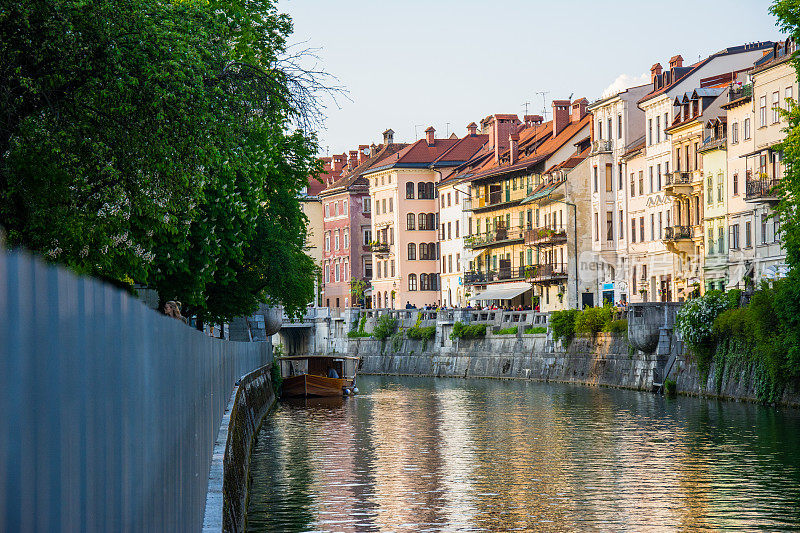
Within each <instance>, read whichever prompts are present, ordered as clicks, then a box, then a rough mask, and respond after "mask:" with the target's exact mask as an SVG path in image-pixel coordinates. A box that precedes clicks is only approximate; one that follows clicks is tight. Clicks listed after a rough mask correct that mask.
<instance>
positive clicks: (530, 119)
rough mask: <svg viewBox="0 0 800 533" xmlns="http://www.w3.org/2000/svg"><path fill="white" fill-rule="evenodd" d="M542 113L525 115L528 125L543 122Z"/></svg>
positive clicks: (536, 124)
mask: <svg viewBox="0 0 800 533" xmlns="http://www.w3.org/2000/svg"><path fill="white" fill-rule="evenodd" d="M542 120H543V119H542V115H525V125H526V126H538V125H539V124H541V123H542Z"/></svg>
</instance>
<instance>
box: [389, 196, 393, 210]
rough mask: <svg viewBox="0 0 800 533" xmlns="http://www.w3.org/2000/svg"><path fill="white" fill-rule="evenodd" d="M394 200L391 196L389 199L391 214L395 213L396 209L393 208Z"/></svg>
mask: <svg viewBox="0 0 800 533" xmlns="http://www.w3.org/2000/svg"><path fill="white" fill-rule="evenodd" d="M393 200H394V198H392V197H391V196H390V197H389V212H390V213H392V212H394V207H393V206H392V203H393Z"/></svg>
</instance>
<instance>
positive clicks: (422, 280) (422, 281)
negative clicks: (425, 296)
mask: <svg viewBox="0 0 800 533" xmlns="http://www.w3.org/2000/svg"><path fill="white" fill-rule="evenodd" d="M419 290H421V291H427V290H429V288H428V275H427V274H420V275H419Z"/></svg>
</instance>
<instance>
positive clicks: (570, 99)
mask: <svg viewBox="0 0 800 533" xmlns="http://www.w3.org/2000/svg"><path fill="white" fill-rule="evenodd" d="M573 96H575V93H574V92H572V93H569V98H567V100H569V101H570V102H571V101H572V97H573Z"/></svg>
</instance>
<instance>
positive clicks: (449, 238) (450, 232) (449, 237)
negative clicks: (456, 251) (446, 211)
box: [447, 222, 453, 241]
mask: <svg viewBox="0 0 800 533" xmlns="http://www.w3.org/2000/svg"><path fill="white" fill-rule="evenodd" d="M451 229H453V227H452V223H451V222H448V223H447V240H448V241H449V240H451V239H452V238H453V232H452V231H450V230H451Z"/></svg>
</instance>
